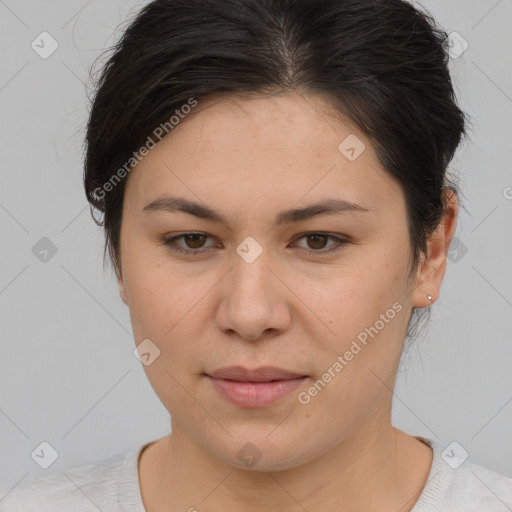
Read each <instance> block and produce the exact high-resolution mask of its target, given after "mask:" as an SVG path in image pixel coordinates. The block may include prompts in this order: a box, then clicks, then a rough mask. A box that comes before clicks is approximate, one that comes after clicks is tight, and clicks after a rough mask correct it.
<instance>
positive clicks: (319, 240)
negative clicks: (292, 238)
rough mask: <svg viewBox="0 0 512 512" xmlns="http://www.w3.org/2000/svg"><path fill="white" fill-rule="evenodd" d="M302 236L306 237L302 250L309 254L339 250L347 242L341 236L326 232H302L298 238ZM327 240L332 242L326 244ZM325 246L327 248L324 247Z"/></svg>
mask: <svg viewBox="0 0 512 512" xmlns="http://www.w3.org/2000/svg"><path fill="white" fill-rule="evenodd" d="M303 238H304V239H306V243H307V247H305V248H304V251H305V252H306V253H309V254H318V255H322V254H329V253H332V252H336V251H338V250H340V249H341V248H342V247H343V246H344V245H345V244H347V243H348V241H347V240H345V239H343V238H340V237H337V236H333V235H329V234H327V233H304V234H303V235H302V236H301V237H300V238H299V240H301V239H303ZM329 240H333V241H334V244H331V246H327V243H328V241H329ZM299 247H300V246H299ZM325 247H328V248H327V249H325Z"/></svg>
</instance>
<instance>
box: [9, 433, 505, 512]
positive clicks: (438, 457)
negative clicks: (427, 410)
mask: <svg viewBox="0 0 512 512" xmlns="http://www.w3.org/2000/svg"><path fill="white" fill-rule="evenodd" d="M415 437H416V438H417V439H419V440H420V441H423V442H424V443H426V444H428V445H429V446H431V447H432V449H433V452H434V456H433V461H432V466H431V468H430V472H429V475H428V479H427V483H426V485H425V487H424V488H423V491H422V493H421V494H420V497H419V499H418V501H417V502H416V504H415V506H414V508H413V509H412V511H411V512H507V510H509V511H510V510H512V478H508V477H506V476H504V475H500V474H498V473H496V472H494V471H491V470H489V469H486V468H484V467H482V466H479V465H477V464H473V463H472V462H470V461H469V460H465V461H464V462H463V463H462V464H461V465H460V466H459V467H457V468H456V469H454V468H453V467H452V466H456V465H457V460H456V459H455V458H453V455H454V454H455V455H457V454H456V452H454V451H450V450H448V451H445V458H446V460H448V461H449V462H450V464H451V465H450V464H448V463H447V462H445V458H443V457H442V451H443V450H444V449H445V447H444V446H442V445H441V444H439V442H438V441H433V440H431V439H428V438H425V437H421V436H415ZM148 444H150V443H145V444H143V445H141V446H139V447H138V448H137V449H134V450H130V451H128V452H125V453H121V454H116V455H113V456H111V457H109V458H106V459H103V460H100V461H98V462H95V463H92V464H83V465H80V466H75V467H73V468H71V469H67V470H65V471H64V472H59V473H57V472H54V473H52V474H48V475H44V476H42V477H39V478H37V479H36V480H34V481H32V482H28V483H25V484H20V485H18V486H16V487H15V488H14V489H12V490H10V491H9V492H8V491H7V490H3V492H1V493H0V496H3V499H0V512H98V510H101V511H102V512H146V511H145V509H144V505H143V503H142V498H141V493H140V485H139V473H138V460H139V455H140V453H141V452H142V449H143V448H144V447H145V446H147V445H148ZM447 455H448V456H447ZM454 461H455V462H454ZM458 462H460V460H459V461H458ZM64 473H65V474H64Z"/></svg>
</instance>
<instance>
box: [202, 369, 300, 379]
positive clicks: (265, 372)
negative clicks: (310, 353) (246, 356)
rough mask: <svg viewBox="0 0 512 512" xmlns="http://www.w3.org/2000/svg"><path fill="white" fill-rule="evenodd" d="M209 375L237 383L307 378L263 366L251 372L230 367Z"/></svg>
mask: <svg viewBox="0 0 512 512" xmlns="http://www.w3.org/2000/svg"><path fill="white" fill-rule="evenodd" d="M207 375H209V376H210V377H213V378H215V379H223V380H234V381H237V382H272V381H275V380H292V379H298V378H300V377H306V375H304V374H300V373H295V372H290V371H288V370H283V369H281V368H276V367H275V366H262V367H261V368H257V369H255V370H249V369H247V368H244V367H243V366H230V367H226V368H221V369H220V370H216V371H214V372H210V373H208V374H207Z"/></svg>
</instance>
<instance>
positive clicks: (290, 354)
mask: <svg viewBox="0 0 512 512" xmlns="http://www.w3.org/2000/svg"><path fill="white" fill-rule="evenodd" d="M333 112H334V111H333V109H332V107H331V106H330V105H329V103H328V102H327V100H326V99H325V98H322V97H321V96H319V95H312V94H310V93H309V94H307V93H306V94H300V93H298V92H293V93H286V94H281V95H276V96H272V97H262V96H259V97H258V96H255V97H239V98H235V97H229V98H224V99H221V100H218V99H217V100H216V101H210V102H201V104H200V105H199V106H198V107H196V109H195V110H194V112H193V114H191V115H189V116H188V117H187V118H186V119H185V120H184V121H182V122H181V124H180V125H178V126H177V127H176V128H175V129H174V130H173V131H172V132H171V133H170V134H169V135H167V137H166V138H164V139H163V140H162V142H161V143H159V144H158V145H157V146H156V147H155V148H154V149H152V150H151V151H150V153H149V154H148V155H147V156H146V157H145V158H144V159H143V160H142V161H141V162H140V163H139V164H138V165H137V166H136V168H135V169H134V170H133V171H132V172H131V174H130V175H129V178H128V181H127V186H126V191H125V199H124V208H123V216H122V225H121V238H120V256H121V264H120V267H119V268H118V269H116V271H117V274H118V279H119V288H120V294H121V297H122V299H123V301H124V302H125V303H126V304H127V305H128V306H129V309H130V315H131V320H132V326H133V332H134V337H135V342H136V344H137V345H138V344H139V343H141V342H142V340H144V339H148V338H149V339H150V340H151V341H152V342H153V343H154V344H155V345H156V346H157V347H158V348H159V350H160V356H159V357H158V358H156V359H155V360H154V362H153V363H151V364H150V365H148V366H144V370H145V372H146V374H147V377H148V379H149V381H150V383H151V385H152V387H153V389H154V390H155V392H156V394H157V395H158V397H159V398H160V400H161V401H162V403H163V404H164V406H165V407H166V408H167V410H168V411H169V413H170V415H171V430H172V434H170V435H169V436H165V437H163V438H161V439H159V440H157V441H155V442H153V443H151V444H149V446H148V447H147V448H146V449H145V450H144V451H143V453H142V456H141V458H140V460H139V477H140V487H141V494H142V498H143V501H144V505H145V507H146V510H147V511H148V512H160V511H164V510H165V511H167V512H169V511H175V510H176V511H178V510H180V511H185V510H193V507H194V508H195V509H197V510H207V511H221V510H222V511H247V512H252V511H260V510H265V511H278V510H279V511H280V512H292V511H293V512H294V511H303V510H304V509H305V510H309V511H312V510H315V511H331V510H340V511H356V510H358V511H360V510H372V511H390V510H396V511H399V510H400V511H401V512H404V511H408V510H410V509H411V508H412V507H413V505H414V503H415V502H416V500H417V498H418V496H419V494H420V493H421V490H422V489H423V487H424V485H425V482H426V480H427V475H428V473H429V471H430V467H431V463H432V451H431V449H430V448H429V447H428V446H426V445H425V444H423V443H422V442H420V441H419V440H417V439H416V438H414V437H413V436H410V435H408V434H406V433H405V432H402V431H400V430H398V429H396V428H395V427H393V426H392V424H391V399H392V389H393V386H394V382H395V376H396V372H397V367H398V364H399V361H400V355H401V352H402V349H403V343H404V340H405V336H406V330H407V326H408V324H409V320H410V317H411V312H412V308H413V307H416V308H423V307H427V306H429V305H430V304H431V303H433V302H434V301H435V300H436V298H437V297H438V294H439V290H440V287H441V283H442V280H443V277H444V272H445V267H446V255H447V250H448V247H449V243H450V240H451V238H452V237H453V234H454V231H455V227H456V217H457V212H458V209H457V208H458V207H457V199H456V196H455V195H454V194H448V195H447V198H448V200H449V206H448V208H447V214H446V215H445V217H444V218H443V220H442V222H441V224H440V225H439V227H438V229H437V231H436V232H435V233H434V234H433V235H432V236H431V238H430V239H429V241H428V251H427V254H426V255H424V257H423V258H422V260H421V263H420V266H419V267H418V270H417V272H416V273H415V274H413V275H412V277H411V278H410V279H409V278H408V273H409V269H410V267H409V265H410V263H411V261H412V250H411V247H410V242H409V238H408V230H407V217H406V208H405V200H404V195H403V192H402V189H401V187H400V185H399V183H398V182H397V181H395V180H394V179H393V178H392V177H391V176H390V175H389V174H388V173H387V172H386V171H385V170H384V169H383V168H382V167H381V166H380V164H379V162H378V159H377V157H376V154H375V152H374V150H373V147H372V145H371V143H370V141H369V140H368V138H367V137H365V135H364V134H363V133H362V132H361V131H360V130H359V129H358V128H357V127H356V126H355V125H354V124H353V123H352V122H350V120H348V119H346V118H344V117H342V116H340V115H337V116H334V115H333ZM349 134H355V135H356V136H357V137H358V138H359V139H360V140H361V141H362V142H363V143H364V144H365V146H366V149H365V151H364V152H363V153H362V154H361V155H360V156H359V157H358V158H357V159H356V160H355V161H349V160H348V159H347V158H346V157H345V156H344V155H343V154H342V153H341V152H340V151H339V149H338V146H339V144H340V142H341V141H343V140H344V139H345V138H346V137H347V136H348V135H349ZM163 196H181V197H185V198H187V199H189V200H192V201H196V202H200V203H201V204H204V205H208V206H209V207H211V208H214V209H216V210H218V211H219V212H221V214H222V215H223V216H224V217H225V218H226V220H227V223H228V225H225V224H223V223H219V222H213V221H210V220H204V219H200V218H197V217H195V216H193V215H190V214H187V213H183V212H169V211H163V210H160V211H151V212H144V211H143V208H144V207H145V206H146V205H147V204H148V203H150V202H151V201H153V200H155V199H158V198H161V197H163ZM325 198H344V199H347V200H349V201H352V202H356V203H359V204H362V205H364V206H365V207H367V208H368V209H369V210H370V212H368V213H359V212H352V213H350V212H345V213H339V214H336V215H319V216H316V217H313V218H310V219H307V220H303V221H300V222H297V223H292V224H287V225H279V226H278V225H276V224H275V216H276V215H277V214H278V213H279V212H281V211H282V210H285V209H289V208H296V207H303V206H305V205H306V204H310V203H313V202H317V201H319V200H321V199H325ZM190 231H198V232H201V233H203V234H206V235H207V236H206V237H203V238H201V237H199V239H195V240H194V239H192V240H191V239H190V238H189V239H188V240H187V239H186V238H183V237H182V238H181V239H178V240H177V241H176V242H175V245H177V246H179V247H182V248H187V249H189V250H196V251H198V250H201V249H206V250H207V251H208V252H207V253H204V254H203V255H200V256H195V255H183V254H180V253H176V252H173V251H172V250H171V248H170V247H169V246H166V245H165V244H164V243H163V241H164V239H165V238H166V237H170V236H171V235H172V236H176V235H179V234H183V233H186V232H190ZM305 232H308V233H310V232H314V233H318V232H321V233H327V234H329V235H333V236H339V237H341V238H345V239H347V240H348V242H347V243H346V244H345V245H343V246H340V249H339V250H338V251H335V252H332V253H330V254H326V255H321V254H320V253H321V252H322V251H325V250H328V249H330V248H333V247H335V246H336V242H335V241H334V240H333V239H330V238H321V239H320V240H314V239H313V240H311V239H308V237H305V236H304V233H305ZM249 236H250V237H252V238H254V239H255V240H256V241H257V242H258V244H259V245H260V246H261V248H262V249H263V252H262V253H261V254H260V255H259V256H258V257H257V258H256V259H255V261H253V262H252V263H248V262H247V261H245V260H244V259H243V258H242V257H240V256H239V254H238V253H237V252H236V248H237V247H238V246H239V245H240V244H241V242H242V241H243V240H244V239H245V238H246V237H249ZM187 241H188V244H187ZM308 250H310V251H312V253H311V254H308V253H307V251H308ZM314 251H317V252H316V253H315V252H314ZM428 295H431V296H432V301H430V300H429V299H428V298H427V296H428ZM397 302H398V303H399V304H400V305H401V306H402V309H401V311H400V312H399V313H397V314H396V315H395V316H394V318H393V319H392V320H389V322H387V323H386V324H385V327H384V328H382V329H380V330H379V332H378V334H377V335H376V336H375V337H374V338H369V341H368V344H367V345H366V346H364V347H363V348H362V350H361V351H360V352H359V353H358V354H357V355H356V356H354V358H353V359H352V360H351V361H350V362H348V364H347V365H346V366H344V368H343V370H342V371H341V372H339V374H337V375H336V377H334V378H332V380H331V381H330V382H329V383H328V384H327V385H326V386H325V387H324V388H323V389H322V391H321V392H319V393H318V394H317V396H314V397H312V398H311V400H310V402H309V403H308V404H306V405H304V404H302V403H300V402H299V400H298V398H297V395H298V393H299V392H301V391H307V390H308V389H309V388H310V387H311V385H312V384H313V383H314V382H316V381H317V380H318V379H320V378H321V377H322V375H323V374H324V373H325V372H326V371H327V370H328V368H330V367H332V365H333V363H334V362H335V361H336V358H337V356H338V355H342V354H344V353H345V352H346V351H347V350H348V349H349V348H350V346H351V343H352V341H353V340H354V339H356V337H357V335H358V334H359V333H361V331H363V330H364V329H365V328H367V327H370V326H374V325H375V323H376V321H377V320H379V318H381V317H380V315H381V314H383V313H385V312H386V311H387V310H389V309H390V308H391V307H392V304H394V303H397ZM231 365H242V366H245V367H247V368H256V367H259V366H262V365H272V366H278V367H280V368H284V369H287V370H291V371H295V372H298V373H301V374H304V375H308V379H306V382H304V383H303V385H301V388H300V389H299V390H298V391H297V392H293V393H291V394H290V395H288V396H286V397H285V398H283V399H281V400H280V401H279V402H277V403H276V404H274V405H271V406H269V407H266V408H262V409H249V408H243V407H239V406H236V405H234V404H232V403H230V402H228V401H227V400H226V399H225V398H223V397H222V396H221V395H220V394H219V393H218V392H217V391H216V390H215V389H214V388H213V386H212V385H211V384H210V383H209V381H208V380H207V378H206V377H205V376H204V373H205V372H209V371H213V370H215V369H219V368H222V367H225V366H231ZM248 442H250V443H252V444H253V445H255V446H256V447H257V449H258V451H259V453H260V454H261V459H260V460H259V461H258V463H257V464H256V465H255V466H254V467H252V468H248V467H247V466H245V465H244V464H243V462H242V461H241V460H239V458H238V457H237V453H238V451H239V450H240V449H241V448H242V447H243V446H244V445H246V443H248Z"/></svg>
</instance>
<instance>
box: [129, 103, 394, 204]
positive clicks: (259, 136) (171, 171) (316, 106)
mask: <svg viewBox="0 0 512 512" xmlns="http://www.w3.org/2000/svg"><path fill="white" fill-rule="evenodd" d="M347 140H348V141H349V143H348V145H349V146H353V149H355V150H356V157H357V158H355V159H353V158H348V157H347V154H346V153H345V152H344V151H345V150H346V149H347V148H346V146H347V144H345V141H347ZM349 149H351V148H349ZM348 156H351V154H350V153H349V154H348ZM128 189H132V190H133V189H135V190H136V191H137V194H136V196H137V197H138V199H139V201H138V202H139V204H138V207H139V208H142V207H143V206H144V205H142V204H141V203H142V202H143V201H146V202H147V201H149V200H150V199H155V198H156V197H157V195H158V194H159V193H160V192H162V193H163V192H168V193H173V194H176V193H179V194H181V195H185V196H188V197H193V196H196V197H195V199H198V198H200V199H204V198H207V199H209V200H208V201H205V202H208V203H209V204H211V202H212V201H211V200H210V198H212V197H213V201H214V203H216V205H219V204H222V203H223V202H226V201H227V202H233V201H234V200H236V198H234V197H233V192H234V191H236V193H237V197H238V200H239V201H240V203H241V205H243V204H244V202H245V204H247V201H248V200H250V201H251V203H252V204H255V201H256V196H258V197H260V199H261V200H263V201H265V200H266V201H269V202H274V201H277V202H281V203H282V201H283V198H286V199H287V201H289V202H291V203H296V202H298V201H300V200H301V198H302V197H305V196H308V197H305V199H307V200H314V199H318V198H322V197H325V196H326V195H329V196H330V197H332V195H333V193H334V195H336V194H338V195H339V196H340V197H343V198H346V199H348V200H354V201H358V202H362V203H364V202H366V203H367V204H368V203H370V202H371V203H372V208H374V207H376V208H377V209H378V207H379V205H385V204H386V201H387V202H388V203H389V201H390V200H391V199H392V196H393V194H395V195H396V193H397V192H399V187H398V185H397V183H393V178H392V177H391V176H390V175H389V174H388V173H387V172H385V171H384V169H383V168H382V167H381V166H380V164H379V162H378V159H377V157H376V154H375V152H374V149H373V147H372V145H371V143H370V141H369V140H368V138H367V137H366V136H365V135H364V134H363V133H362V132H361V131H360V130H359V129H358V128H357V127H356V125H355V124H354V123H353V122H351V121H350V119H348V118H345V117H344V116H342V115H341V114H339V113H338V112H335V110H334V107H333V105H332V104H331V103H329V101H328V100H327V99H325V98H323V97H321V96H319V95H307V96H306V95H303V94H299V93H287V94H281V95H274V96H254V97H229V98H225V97H224V98H223V97H221V98H214V99H210V100H208V101H205V102H199V104H198V106H197V107H195V108H194V109H193V111H192V113H191V114H190V115H188V116H185V119H184V120H182V121H181V122H180V123H179V125H178V126H177V127H175V128H174V129H173V130H172V132H170V133H169V134H168V135H167V136H166V137H165V138H164V139H163V140H162V141H161V142H160V143H159V144H157V146H156V147H155V148H153V149H151V150H150V152H149V154H148V155H147V156H146V157H144V159H143V160H142V161H141V162H140V163H139V164H138V165H137V166H136V168H135V169H134V170H133V171H132V173H131V176H130V179H129V180H128V187H127V193H129V190H128ZM228 192H229V193H228ZM212 193H213V194H212ZM261 196H264V197H263V198H261ZM219 199H221V201H220V203H219ZM394 200H395V201H396V200H397V197H395V198H394ZM280 206H282V204H281V205H280Z"/></svg>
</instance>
